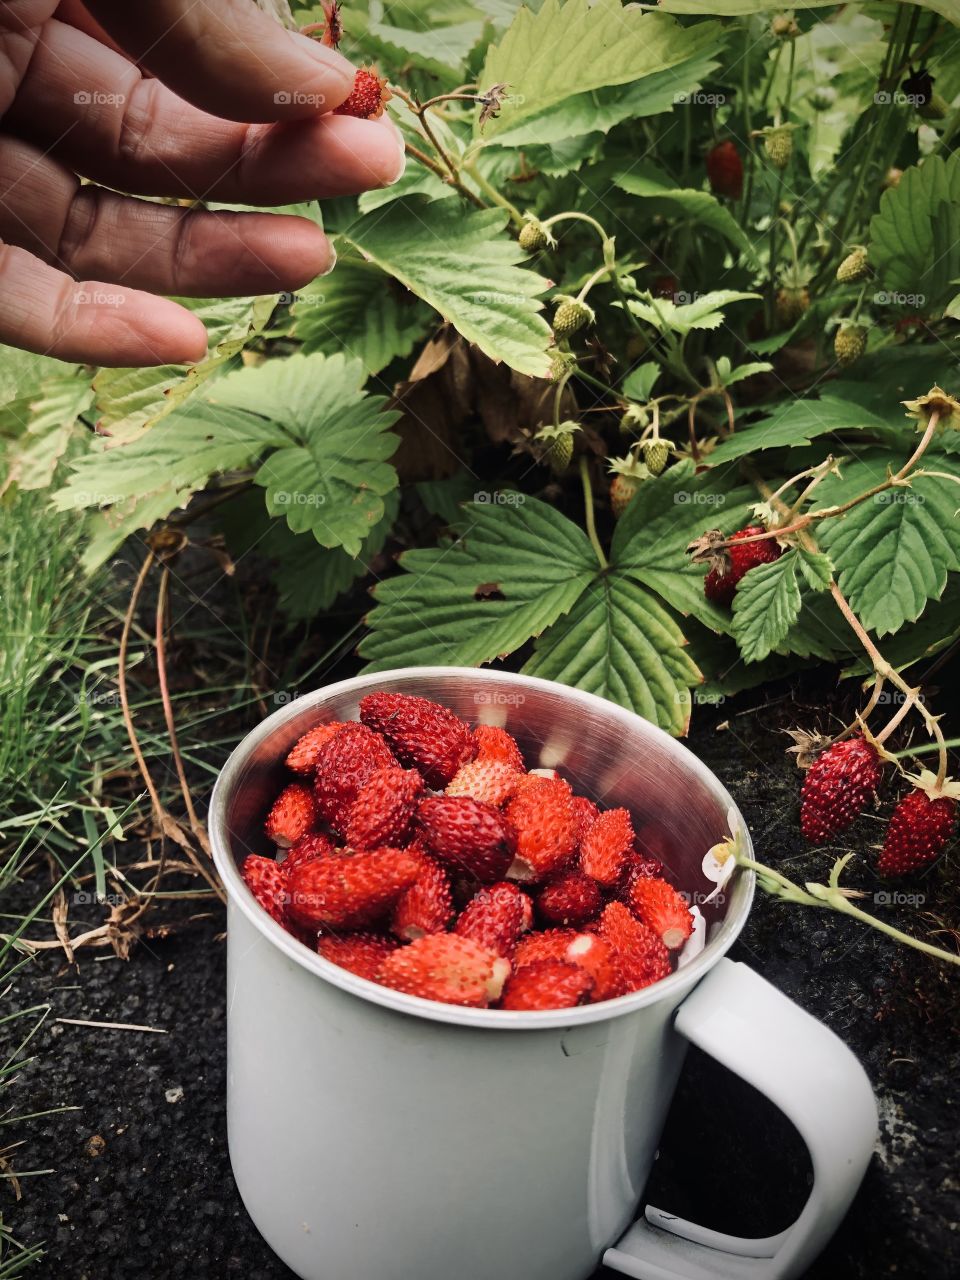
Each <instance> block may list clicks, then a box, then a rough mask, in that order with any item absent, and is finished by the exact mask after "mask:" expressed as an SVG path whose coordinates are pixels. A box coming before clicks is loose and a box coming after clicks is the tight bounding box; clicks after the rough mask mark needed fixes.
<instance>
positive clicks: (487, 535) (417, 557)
mask: <svg viewBox="0 0 960 1280" xmlns="http://www.w3.org/2000/svg"><path fill="white" fill-rule="evenodd" d="M513 497H514V498H515V501H513V502H511V503H502V504H501V503H480V502H474V503H472V504H470V505H469V506H467V507H466V508H465V515H464V520H463V523H462V525H461V530H460V534H459V537H458V538H457V539H456V541H454V542H445V543H443V544H441V546H439V547H438V548H431V549H423V550H415V551H407V552H405V553H404V555H402V556H401V557H400V564H401V566H402V568H403V569H404V570H405V573H403V574H402V575H400V576H399V577H396V578H388V579H387V580H386V581H385V582H381V583H378V585H377V586H376V587H375V588H374V592H373V594H374V598H375V599H376V607H375V608H374V609H373V611H372V612H371V613H370V614H369V616H368V618H367V623H368V625H369V627H370V634H369V635H367V636H366V637H365V638H364V640H363V641H362V642H361V644H360V650H359V651H360V653H361V654H362V655H363V656H364V657H365V658H367V659H368V660H369V668H368V669H369V670H373V671H378V670H383V669H385V668H389V667H395V666H408V665H410V664H411V663H414V664H416V665H419V666H423V665H429V664H433V663H437V664H452V665H463V666H472V665H476V664H479V663H483V662H490V661H492V660H493V659H494V658H497V657H499V656H500V655H502V654H508V653H512V652H513V651H514V650H515V649H518V648H519V647H520V645H522V644H524V643H525V642H526V641H527V640H529V639H530V637H531V636H536V635H539V634H540V633H541V632H542V631H543V630H544V629H545V628H546V627H549V626H550V625H551V624H552V623H554V622H555V621H556V620H557V618H559V617H560V616H561V615H562V614H564V613H566V612H567V611H568V610H569V609H570V608H571V607H572V606H573V605H574V604H575V603H576V601H577V600H578V598H579V597H580V596H581V595H582V593H583V592H584V591H585V590H586V588H587V587H588V586H589V584H590V583H591V582H592V581H593V579H594V578H595V576H596V573H597V559H596V556H595V555H594V553H593V549H592V547H591V546H590V543H589V541H588V540H587V537H586V535H585V534H584V533H583V532H582V531H581V530H580V529H579V528H578V527H577V525H575V524H573V523H572V521H570V520H568V519H567V518H566V517H565V516H562V515H561V514H560V513H559V512H558V511H556V510H555V509H554V508H553V507H551V506H548V505H547V504H546V503H544V502H538V501H537V499H535V498H530V497H525V495H523V494H516V495H513Z"/></svg>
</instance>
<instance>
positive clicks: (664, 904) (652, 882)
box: [626, 876, 693, 951]
mask: <svg viewBox="0 0 960 1280" xmlns="http://www.w3.org/2000/svg"><path fill="white" fill-rule="evenodd" d="M626 903H627V906H628V907H629V908H630V910H631V911H632V912H633V914H634V915H635V916H636V917H637V919H638V920H640V921H641V922H642V923H643V924H645V925H646V926H647V928H648V929H652V930H653V932H654V933H655V934H656V935H657V937H658V938H661V939H662V940H663V945H664V946H665V947H666V948H667V949H668V950H670V951H676V949H677V948H678V947H682V946H683V944H684V943H685V942H686V940H687V939H688V938H689V937H690V935H691V933H693V916H692V915H691V914H690V909H689V907H688V906H687V902H686V899H685V898H684V897H683V896H682V895H681V894H680V893H678V892H677V890H676V889H675V888H674V887H673V885H672V884H667V882H666V880H660V879H658V878H655V877H651V876H639V877H637V878H636V879H635V880H634V881H633V883H632V884H631V886H630V888H629V890H628V891H627V894H626Z"/></svg>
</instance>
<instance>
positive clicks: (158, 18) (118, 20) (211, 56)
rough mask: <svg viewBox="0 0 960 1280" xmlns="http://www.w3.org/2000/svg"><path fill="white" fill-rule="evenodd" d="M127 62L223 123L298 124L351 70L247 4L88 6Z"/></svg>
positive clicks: (335, 99) (189, 0)
mask: <svg viewBox="0 0 960 1280" xmlns="http://www.w3.org/2000/svg"><path fill="white" fill-rule="evenodd" d="M86 8H87V9H88V10H89V12H90V13H91V14H92V15H93V17H94V18H95V19H96V20H97V22H99V23H100V25H101V26H102V27H103V28H104V30H105V31H106V32H107V33H108V34H109V36H110V37H111V39H113V40H115V41H116V42H117V44H118V45H119V46H120V47H121V48H122V49H123V51H124V52H125V53H126V54H127V55H128V57H130V58H132V59H134V61H136V62H137V63H138V64H139V65H140V66H141V67H143V68H145V69H146V70H147V71H149V72H151V73H152V74H153V75H155V76H156V77H157V78H158V79H160V80H162V81H163V82H164V84H166V85H168V86H169V87H170V88H171V89H173V90H174V92H175V93H177V94H179V95H180V97H181V98H186V100H187V101H188V102H192V103H193V105H194V106H196V107H201V108H202V109H203V110H204V111H209V112H211V113H212V114H213V115H217V116H221V117H222V118H224V119H227V120H242V121H244V122H257V121H259V122H266V121H273V120H296V119H301V118H303V117H305V116H311V115H317V114H319V113H322V112H324V111H331V110H333V108H334V107H336V106H339V104H340V103H341V102H343V100H344V99H345V98H346V97H347V96H348V95H349V93H350V90H351V89H352V88H353V77H354V72H355V68H354V67H353V65H352V64H351V63H350V62H348V61H347V59H346V58H345V57H344V56H343V55H342V54H340V53H337V52H336V50H335V49H328V48H327V47H326V46H325V45H322V44H320V43H319V41H316V40H311V39H310V37H309V36H303V35H300V33H299V32H297V31H288V30H287V28H286V27H283V26H281V25H280V23H279V22H277V21H275V20H274V19H273V18H270V17H268V16H267V15H266V14H265V13H263V12H262V11H261V10H260V9H258V8H257V6H256V5H254V4H252V3H251V0H150V3H149V4H131V3H130V0H87V4H86Z"/></svg>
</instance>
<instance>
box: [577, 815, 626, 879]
mask: <svg viewBox="0 0 960 1280" xmlns="http://www.w3.org/2000/svg"><path fill="white" fill-rule="evenodd" d="M634 839H635V836H634V831H633V823H632V822H631V821H630V814H629V813H628V812H627V810H626V809H605V810H604V812H603V813H601V814H600V816H599V817H598V818H597V819H596V821H595V822H594V823H593V824H592V826H591V827H590V829H589V830H588V831H587V834H586V835H585V836H584V838H583V842H582V844H581V845H580V868H581V870H582V871H583V872H584V874H585V875H588V876H590V877H591V878H592V879H594V880H596V881H597V882H598V883H599V884H602V885H604V886H605V887H606V888H608V889H611V888H613V886H614V885H615V884H617V883H618V881H619V880H620V877H621V876H622V875H623V872H624V869H625V867H626V860H627V854H628V853H629V852H630V850H631V849H632V848H633V842H634Z"/></svg>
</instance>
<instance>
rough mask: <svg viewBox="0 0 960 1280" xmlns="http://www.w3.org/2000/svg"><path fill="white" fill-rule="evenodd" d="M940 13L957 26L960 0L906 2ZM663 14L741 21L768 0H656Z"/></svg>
mask: <svg viewBox="0 0 960 1280" xmlns="http://www.w3.org/2000/svg"><path fill="white" fill-rule="evenodd" d="M905 2H906V3H908V4H916V5H920V6H921V8H924V9H931V10H933V12H934V13H939V14H942V15H943V17H944V18H949V19H950V21H951V22H956V23H957V24H960V0H905ZM657 3H658V4H659V6H660V8H661V9H662V10H663V12H664V13H692V14H696V15H698V16H699V15H701V14H715V15H717V16H719V17H724V18H742V17H746V16H747V15H748V14H752V13H767V12H769V11H770V9H771V7H773V8H775V7H776V6H771V4H770V0H657ZM833 3H834V0H794V3H793V4H792V5H791V6H790V7H791V8H792V9H826V8H827V7H828V6H830V5H832V4H833Z"/></svg>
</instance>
